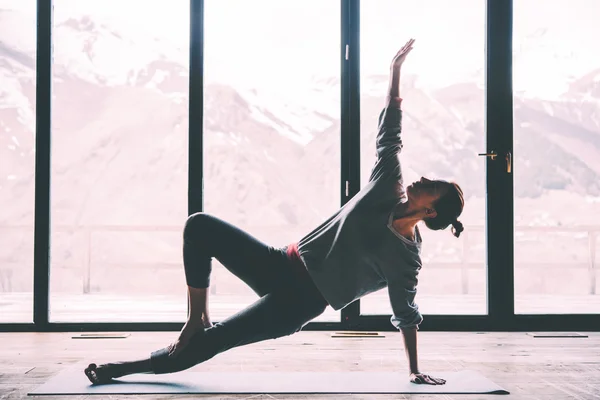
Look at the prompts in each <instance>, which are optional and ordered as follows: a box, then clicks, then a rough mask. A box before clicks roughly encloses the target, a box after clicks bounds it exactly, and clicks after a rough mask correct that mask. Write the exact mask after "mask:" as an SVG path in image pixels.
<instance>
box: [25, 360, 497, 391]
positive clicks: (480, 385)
mask: <svg viewBox="0 0 600 400" xmlns="http://www.w3.org/2000/svg"><path fill="white" fill-rule="evenodd" d="M83 369H84V368H83V367H81V368H79V369H68V370H65V371H63V372H60V373H58V374H57V375H55V376H54V377H52V378H50V380H48V381H47V382H46V383H44V384H43V385H41V386H39V387H38V388H37V389H35V390H33V391H32V392H30V393H28V394H29V395H30V396H31V395H93V394H104V395H106V394H238V393H247V394H267V393H271V394H278V393H311V394H314V393H393V394H400V393H430V394H431V393H440V394H441V393H446V394H467V393H481V394H508V392H507V391H506V390H504V389H503V388H501V387H500V386H498V385H497V384H495V383H494V382H492V381H490V380H489V379H487V378H486V377H485V376H483V375H481V374H480V373H478V372H475V371H459V372H440V373H432V374H431V375H433V376H439V377H440V378H444V379H446V384H445V385H440V386H431V385H418V384H414V383H410V382H409V381H408V377H407V375H406V374H405V373H403V372H268V371H265V372H194V371H182V372H179V373H174V374H166V375H153V374H136V375H130V376H127V377H123V378H120V379H119V380H115V381H114V383H111V384H106V385H97V386H96V385H92V384H91V383H90V382H89V381H88V379H87V378H86V377H85V374H84V373H83Z"/></svg>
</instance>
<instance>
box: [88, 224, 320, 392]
mask: <svg viewBox="0 0 600 400" xmlns="http://www.w3.org/2000/svg"><path fill="white" fill-rule="evenodd" d="M183 253H184V266H185V273H186V281H187V283H188V286H190V287H191V288H200V289H202V288H207V287H208V286H209V283H210V272H211V260H212V258H216V259H217V260H219V261H220V262H221V264H223V265H224V266H225V267H226V268H227V269H228V270H229V271H231V272H232V273H233V274H234V275H236V276H237V277H239V278H240V279H242V280H243V281H244V282H245V283H246V284H248V285H249V286H250V287H251V288H252V289H253V290H254V291H255V292H256V293H257V294H258V295H259V296H263V297H262V298H261V299H259V300H258V301H257V302H256V303H254V304H253V305H251V306H249V307H247V308H246V309H245V310H243V311H241V312H239V313H237V314H236V315H234V316H232V317H230V318H228V319H227V320H225V321H223V322H222V323H220V324H217V325H216V326H214V327H211V328H209V329H207V330H206V331H204V329H197V330H196V329H195V328H193V327H192V328H191V329H190V330H193V332H191V333H190V338H191V339H190V341H189V343H188V344H187V345H186V346H185V347H184V348H183V349H182V350H181V351H180V352H179V353H178V354H175V355H174V356H173V355H171V356H169V353H170V352H172V346H169V347H167V348H164V349H161V350H159V351H157V352H154V353H153V355H152V360H153V364H154V366H155V367H154V368H152V370H153V371H154V372H155V373H161V372H162V371H166V370H168V371H169V372H176V371H180V370H182V369H186V368H189V367H191V366H193V365H196V364H197V363H200V362H202V361H205V360H208V359H209V358H212V357H214V356H215V355H216V354H218V353H221V352H223V351H225V350H227V349H230V348H232V347H236V346H241V345H244V344H248V343H254V342H257V341H261V340H265V339H271V338H276V337H280V336H285V335H289V334H292V333H294V332H297V331H298V330H300V329H301V328H302V326H304V325H305V324H306V323H307V322H308V321H310V320H311V319H313V318H315V317H316V316H318V315H320V314H321V313H322V312H323V311H324V309H325V307H326V306H327V304H326V302H325V301H324V300H323V299H322V297H321V296H320V294H319V293H318V290H317V289H316V287H315V286H314V284H313V283H312V280H310V277H309V276H308V273H307V272H306V273H305V274H304V276H303V277H302V278H300V279H298V277H297V275H296V273H295V270H294V266H292V265H290V261H289V259H288V258H287V256H286V254H285V253H283V252H282V251H281V250H279V249H275V248H273V247H270V246H267V245H265V244H263V243H262V242H260V241H258V240H257V239H255V238H253V237H252V236H250V235H248V234H247V233H245V232H243V231H242V230H240V229H239V228H236V227H235V226H233V225H231V224H229V223H227V222H225V221H222V220H220V219H218V218H215V217H212V216H210V215H207V214H203V213H197V214H194V215H192V216H190V217H189V218H188V221H187V223H186V226H185V229H184V250H183ZM277 292H278V293H277ZM192 312H193V311H192V310H190V315H191V314H192ZM188 323H189V321H188ZM186 326H188V324H186ZM184 329H185V328H184ZM182 333H183V331H182ZM149 361H150V360H148V359H146V360H139V361H133V362H119V363H110V364H104V365H100V366H96V365H95V364H90V365H89V367H88V368H87V369H86V375H87V376H88V378H89V379H90V381H92V382H93V383H104V382H107V381H110V380H111V378H113V377H119V376H124V375H129V374H133V373H144V372H150V371H149V368H150V364H149Z"/></svg>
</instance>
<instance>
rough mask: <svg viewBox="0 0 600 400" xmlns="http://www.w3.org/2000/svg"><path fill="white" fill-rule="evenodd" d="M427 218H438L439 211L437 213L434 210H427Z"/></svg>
mask: <svg viewBox="0 0 600 400" xmlns="http://www.w3.org/2000/svg"><path fill="white" fill-rule="evenodd" d="M425 216H426V217H427V218H435V217H437V211H435V210H434V209H433V208H426V209H425Z"/></svg>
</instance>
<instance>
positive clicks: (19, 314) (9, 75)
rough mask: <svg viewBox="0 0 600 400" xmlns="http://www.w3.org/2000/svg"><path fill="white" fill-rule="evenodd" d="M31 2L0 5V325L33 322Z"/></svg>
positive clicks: (33, 7) (33, 16) (33, 9)
mask: <svg viewBox="0 0 600 400" xmlns="http://www.w3.org/2000/svg"><path fill="white" fill-rule="evenodd" d="M35 62H36V2H35V1H32V0H27V1H23V0H7V1H4V2H2V6H0V323H3V322H32V321H33V223H34V196H35V190H34V189H35V88H36V82H35V79H36V73H35Z"/></svg>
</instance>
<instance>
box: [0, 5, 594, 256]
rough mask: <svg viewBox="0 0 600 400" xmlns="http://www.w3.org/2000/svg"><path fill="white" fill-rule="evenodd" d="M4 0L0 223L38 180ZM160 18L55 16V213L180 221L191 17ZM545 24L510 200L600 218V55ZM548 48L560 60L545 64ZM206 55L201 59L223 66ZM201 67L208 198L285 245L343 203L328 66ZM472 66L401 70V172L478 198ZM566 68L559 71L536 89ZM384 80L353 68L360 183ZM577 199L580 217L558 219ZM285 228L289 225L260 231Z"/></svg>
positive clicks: (522, 76)
mask: <svg viewBox="0 0 600 400" xmlns="http://www.w3.org/2000/svg"><path fill="white" fill-rule="evenodd" d="M4 3H6V2H4ZM4 3H0V204H2V207H0V225H27V224H31V221H32V218H33V217H32V215H33V204H32V201H33V192H34V174H33V173H34V155H35V145H34V133H35V22H34V21H35V19H34V18H35V15H34V14H33V13H32V12H31V10H30V9H25V8H22V9H21V8H17V6H16V5H17V4H18V3H16V2H11V3H10V4H11V8H7V7H5V6H3V4H4ZM19 4H20V3H19ZM75 5H76V3H75V2H73V4H72V6H73V7H75ZM13 6H14V7H13ZM98 12H100V11H98ZM174 13H176V12H174ZM94 15H95V14H94ZM160 17H161V14H160V13H158V12H156V13H155V14H153V18H156V19H158V18H160ZM169 18H170V19H171V22H173V21H174V20H175V18H174V17H173V16H170V17H169ZM186 23H187V21H186ZM24 26H27V29H25V28H23V27H24ZM170 26H172V27H173V28H174V29H177V30H179V34H178V35H179V36H177V35H176V34H175V33H173V34H172V36H170V37H164V36H161V37H158V36H160V35H153V34H152V32H153V30H152V24H151V23H148V26H143V27H138V28H136V26H134V25H133V24H130V23H128V22H127V21H125V20H123V18H121V19H120V20H119V21H111V20H110V19H106V18H97V19H96V18H95V17H94V18H92V17H90V16H89V15H86V14H85V13H83V12H81V13H79V14H77V13H72V15H69V16H61V15H57V18H56V20H55V32H54V43H55V47H54V49H55V53H54V57H55V63H54V81H53V85H54V86H53V90H54V103H53V137H52V146H53V148H52V185H53V186H52V220H53V223H54V224H57V225H69V226H86V225H145V226H161V225H168V226H172V225H182V224H183V222H184V220H185V216H186V215H187V214H186V213H187V205H186V198H187V151H188V144H187V140H188V139H187V138H188V133H187V132H188V113H189V112H197V110H188V103H187V98H188V95H187V93H188V78H189V74H188V65H187V57H188V43H187V42H186V41H183V42H182V40H179V41H178V40H177V37H179V38H182V37H185V38H186V40H188V39H187V33H186V32H187V29H188V26H187V25H186V24H181V23H179V24H176V23H172V24H171V25H170ZM14 32H26V34H23V35H20V34H16V35H15V34H14ZM181 32H183V33H181ZM553 37H554V36H553V31H551V30H542V31H539V32H537V33H536V34H535V35H532V36H529V37H527V40H526V41H525V43H524V44H522V45H521V44H519V45H518V46H516V48H515V50H516V51H521V52H522V53H517V54H516V56H515V65H517V68H520V69H518V71H521V72H520V73H516V76H515V79H516V83H515V91H516V92H515V100H514V104H515V114H514V121H515V152H514V153H515V159H514V165H515V167H514V171H515V193H516V196H517V198H518V199H519V201H521V202H522V204H525V205H524V206H523V207H526V208H523V207H522V208H521V209H520V212H521V213H522V215H524V216H525V217H523V221H524V223H525V224H530V223H538V222H539V221H542V222H539V223H540V224H560V223H563V224H569V223H570V224H590V223H591V224H599V223H600V219H598V218H600V212H598V204H600V203H599V202H598V201H596V200H595V199H598V198H599V197H600V68H599V67H600V62H598V63H597V64H593V62H592V61H594V60H591V61H590V60H587V61H586V62H585V63H583V62H581V63H580V62H579V61H578V59H577V55H578V54H575V53H573V54H571V55H570V56H569V57H567V58H564V57H562V56H560V54H559V55H557V54H558V53H556V51H554V53H552V51H553V50H550V47H549V46H548V43H551V39H552V38H553ZM536 40H537V42H536ZM534 49H536V50H534ZM579 50H581V52H583V53H586V52H585V49H579ZM588 50H589V48H588ZM586 54H587V53H586ZM551 59H552V60H556V59H561V60H562V62H560V63H550V64H549V63H548V60H551ZM207 60H208V59H207ZM207 63H208V64H209V65H207V71H209V72H210V71H217V70H218V68H219V66H218V65H215V64H211V62H210V61H207ZM519 65H528V66H529V67H530V68H529V67H528V68H521V67H519ZM542 65H544V66H545V70H544V74H543V76H542V74H541V73H540V72H539V71H540V69H541V66H542ZM573 65H576V66H577V68H575V67H573ZM553 67H556V68H555V69H552V68H553ZM224 68H225V66H224ZM227 68H229V69H231V67H230V66H227ZM572 71H577V74H576V76H571V75H573V72H572ZM209 72H207V81H206V87H205V95H204V101H205V103H204V107H205V108H204V110H203V112H204V135H205V136H204V146H205V155H204V166H205V186H204V190H205V193H206V201H205V209H206V210H207V211H209V212H212V213H215V214H218V215H221V216H223V217H229V218H228V219H229V220H234V221H235V222H236V223H237V224H239V225H240V226H242V227H248V228H252V227H255V230H254V232H255V233H256V234H257V235H258V236H261V237H263V238H265V239H271V240H275V241H278V242H281V243H282V244H283V243H285V242H286V241H289V240H292V238H297V237H298V236H299V235H301V234H303V233H306V230H307V229H309V228H310V227H313V226H314V225H316V224H318V223H320V222H322V221H323V219H324V218H326V217H328V216H329V215H330V214H331V213H332V212H333V211H334V210H335V209H336V208H337V207H338V206H339V192H340V188H339V180H340V178H339V174H340V172H339V165H340V161H339V155H340V121H339V109H340V106H339V96H340V94H339V78H338V77H336V76H310V77H298V79H293V80H292V82H291V83H290V87H289V88H286V90H281V88H280V87H278V86H277V84H276V83H272V84H271V85H270V86H268V85H267V86H265V85H258V84H256V85H254V82H255V81H253V80H252V76H249V77H246V78H248V80H247V81H245V82H246V84H240V83H239V81H240V80H241V79H242V78H241V77H243V76H244V73H245V72H244V71H242V70H240V74H239V76H236V78H235V80H236V83H232V82H227V81H226V80H225V79H214V80H211V79H210V76H209ZM481 73H482V71H481V70H477V69H475V70H474V71H473V73H472V74H471V75H470V77H471V78H470V79H466V80H464V81H457V82H454V83H450V84H446V85H442V86H437V87H431V86H430V85H429V86H428V85H426V84H425V85H421V82H420V81H419V76H418V75H414V74H413V75H412V76H411V75H407V76H406V77H405V78H404V87H403V97H404V98H405V99H406V104H405V120H404V137H405V139H404V142H405V150H404V169H405V174H406V176H407V179H415V178H418V177H419V176H421V175H424V176H428V177H439V178H442V179H456V180H457V181H458V182H459V183H460V184H461V186H462V187H463V189H464V191H465V194H466V196H467V198H468V199H469V201H474V202H481V199H483V196H484V190H485V189H484V181H483V171H484V161H483V159H482V158H481V157H478V156H477V153H480V152H483V151H485V150H486V147H485V138H484V131H485V118H484V117H485V115H484V114H485V112H484V101H485V96H484V88H483V87H482V85H481V82H482V78H481ZM565 74H567V75H569V76H568V77H565ZM215 75H216V72H215ZM215 75H213V76H215ZM538 75H539V79H538V80H537V81H536V82H535V83H536V84H535V85H534V84H531V85H525V83H526V81H527V79H526V78H527V77H529V78H531V77H535V76H538ZM548 79H549V80H548ZM561 79H562V81H561V82H567V83H566V84H564V85H562V86H560V85H559V86H560V87H558V86H556V85H554V86H552V85H550V84H548V85H546V86H544V82H552V81H559V80H561ZM274 81H275V82H280V81H277V80H274ZM261 82H262V81H261ZM386 86H387V76H382V75H378V74H368V75H364V76H363V77H362V80H361V89H362V96H361V119H362V122H361V126H362V132H363V133H362V138H361V145H362V152H361V153H362V157H361V163H362V168H361V171H362V180H363V183H364V182H365V180H366V179H367V178H368V175H369V169H370V165H371V164H372V162H373V153H374V140H375V134H376V130H375V128H376V122H377V116H378V114H379V111H380V110H381V107H382V101H383V95H384V94H385V88H386ZM538 86H539V88H541V89H540V90H539V91H536V90H535V89H536V88H537V87H538ZM550 86H552V87H550ZM523 87H527V88H528V90H524V89H522V88H523ZM557 87H558V89H557ZM542 89H544V90H542ZM546 89H547V90H546ZM550 89H552V90H550ZM550 199H551V200H550ZM574 199H575V201H579V202H580V203H581V204H579V205H578V206H577V207H579V208H580V209H582V210H583V211H582V213H581V215H580V216H568V217H565V219H564V220H563V219H561V218H562V217H561V212H562V210H565V209H568V207H570V206H572V204H573V201H574ZM582 199H585V200H582ZM529 200H531V202H530V201H529ZM534 200H535V201H544V202H545V201H552V202H554V203H553V204H555V205H553V206H552V207H553V210H554V211H553V212H554V213H553V214H552V213H551V214H552V218H553V219H552V218H551V221H550V222H549V220H548V219H547V218H546V219H540V215H539V213H537V211H536V209H537V207H536V206H535V204H536V203H535V201H534ZM585 207H587V208H585ZM479 210H480V208H477V211H476V212H475V211H469V209H467V210H465V215H464V217H465V220H466V222H467V223H474V224H479V223H481V219H482V215H479V212H480V211H479ZM545 212H546V213H547V212H548V211H545ZM528 215H530V218H529V217H527V216H528ZM536 221H538V222H536ZM282 226H289V227H290V228H289V230H287V231H286V232H285V233H280V232H277V231H276V230H275V231H274V230H273V229H271V228H272V227H282ZM261 229H262V230H261ZM448 236H450V235H448ZM9 247H10V246H9ZM9 247H3V249H2V253H1V254H0V257H10V254H11V253H12V251H13V250H14V249H15V248H14V247H13V248H10V249H9ZM58 257H60V256H58ZM65 257H66V256H65ZM67 258H68V257H67Z"/></svg>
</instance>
